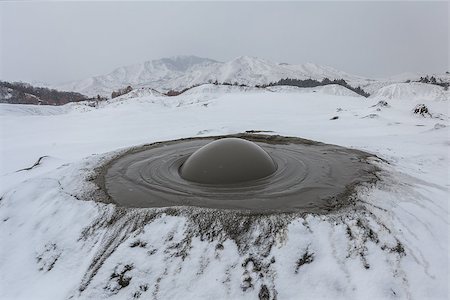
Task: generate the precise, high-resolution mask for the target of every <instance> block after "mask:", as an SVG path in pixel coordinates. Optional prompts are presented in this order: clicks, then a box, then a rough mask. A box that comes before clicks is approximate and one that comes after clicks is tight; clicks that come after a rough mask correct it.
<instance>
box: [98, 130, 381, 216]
mask: <svg viewBox="0 0 450 300" xmlns="http://www.w3.org/2000/svg"><path fill="white" fill-rule="evenodd" d="M371 156H372V155H370V154H368V153H365V152H362V151H359V150H354V149H348V148H344V147H340V146H335V145H329V144H323V143H319V142H314V141H310V140H305V139H300V138H293V137H281V136H268V135H255V134H240V135H231V136H216V137H202V138H189V139H181V140H175V141H168V142H159V143H154V144H150V145H145V146H142V147H139V148H134V149H131V150H129V151H127V152H125V153H124V154H121V155H120V156H118V157H116V158H115V159H113V160H112V161H111V162H109V163H108V164H107V165H105V166H104V167H103V169H102V171H101V173H100V175H99V181H100V182H99V185H100V186H101V187H103V188H104V190H105V192H106V193H107V195H108V196H109V198H110V201H112V202H113V203H115V204H117V205H118V206H124V207H142V208H144V207H145V208H149V207H173V206H195V207H206V208H213V209H233V210H243V211H247V212H248V211H252V212H256V213H263V212H291V211H295V212H311V213H326V212H329V211H332V210H334V209H337V208H340V207H342V206H345V205H347V204H349V203H351V202H352V198H351V197H350V196H351V195H352V194H353V192H354V189H355V187H356V186H357V185H359V184H362V183H365V182H373V181H374V180H376V175H375V172H376V170H377V169H376V167H374V166H373V165H372V164H370V163H369V162H368V160H367V159H368V158H369V157H371Z"/></svg>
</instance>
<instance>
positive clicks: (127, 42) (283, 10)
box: [0, 1, 449, 84]
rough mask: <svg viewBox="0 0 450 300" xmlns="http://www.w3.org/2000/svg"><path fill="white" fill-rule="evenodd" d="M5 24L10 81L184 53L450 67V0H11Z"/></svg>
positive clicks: (382, 73) (371, 70)
mask: <svg viewBox="0 0 450 300" xmlns="http://www.w3.org/2000/svg"><path fill="white" fill-rule="evenodd" d="M0 23H1V26H0V28H1V34H0V36H1V38H0V48H1V54H0V79H1V80H4V81H13V80H21V81H26V82H36V81H38V82H48V83H51V84H59V83H62V82H69V81H75V80H82V79H84V78H88V77H92V76H95V75H101V74H108V73H110V72H111V70H113V69H114V68H116V67H119V66H128V65H133V64H136V63H140V62H144V61H148V60H154V59H159V58H161V57H171V56H175V55H180V54H189V55H190V54H193V55H196V56H200V57H208V58H213V59H215V60H218V61H232V60H233V59H235V58H236V57H239V56H242V55H248V56H253V57H259V58H264V59H268V60H270V61H274V62H287V63H290V64H293V65H298V64H303V63H305V62H313V63H315V64H318V65H326V66H332V67H333V68H335V69H339V70H344V71H346V72H348V73H351V74H357V75H361V76H364V77H370V78H373V77H375V78H376V77H388V76H393V75H396V74H399V73H403V72H423V73H443V72H445V71H448V59H449V57H448V53H449V49H448V36H449V24H448V2H406V1H405V2H281V3H280V2H262V3H255V2H215V3H214V2H170V3H163V2H130V3H129V2H102V1H98V2H87V1H86V2H56V1H54V2H40V1H39V2H25V1H23V2H22V1H15V2H13V1H9V2H8V1H7V2H0ZM56 24H57V25H56ZM155 67H157V66H155ZM172 71H173V70H172ZM178 71H186V70H184V69H181V70H178Z"/></svg>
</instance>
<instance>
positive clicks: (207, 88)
mask: <svg viewBox="0 0 450 300" xmlns="http://www.w3.org/2000/svg"><path fill="white" fill-rule="evenodd" d="M257 91H263V90H262V89H258V88H255V87H247V86H234V85H217V84H202V85H199V86H196V87H193V88H191V89H189V90H187V91H186V92H184V93H183V95H196V94H228V93H242V92H257Z"/></svg>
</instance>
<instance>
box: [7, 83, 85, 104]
mask: <svg viewBox="0 0 450 300" xmlns="http://www.w3.org/2000/svg"><path fill="white" fill-rule="evenodd" d="M87 98H88V97H87V96H85V95H82V94H80V93H76V92H61V91H57V90H55V89H48V88H44V87H34V86H32V85H30V84H28V83H22V82H12V83H11V82H6V81H0V103H10V104H47V105H62V104H66V103H69V102H78V101H83V100H87Z"/></svg>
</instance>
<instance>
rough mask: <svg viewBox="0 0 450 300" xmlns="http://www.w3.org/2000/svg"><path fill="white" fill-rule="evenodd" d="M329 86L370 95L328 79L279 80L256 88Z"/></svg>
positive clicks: (344, 83)
mask: <svg viewBox="0 0 450 300" xmlns="http://www.w3.org/2000/svg"><path fill="white" fill-rule="evenodd" d="M329 84H337V85H340V86H343V87H345V88H347V89H349V90H351V91H353V92H355V93H357V94H358V95H361V96H364V97H366V98H367V97H369V96H370V94H369V93H367V92H366V91H364V90H363V89H362V88H361V87H360V86H358V87H353V86H351V85H349V84H348V83H347V82H346V81H345V80H344V79H333V80H331V79H329V78H324V79H322V80H321V81H319V80H315V79H311V78H309V79H292V78H285V79H280V80H278V81H276V82H271V83H269V84H264V85H257V86H256V87H262V88H265V87H270V86H277V85H288V86H296V87H302V88H312V87H318V86H324V85H329Z"/></svg>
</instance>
